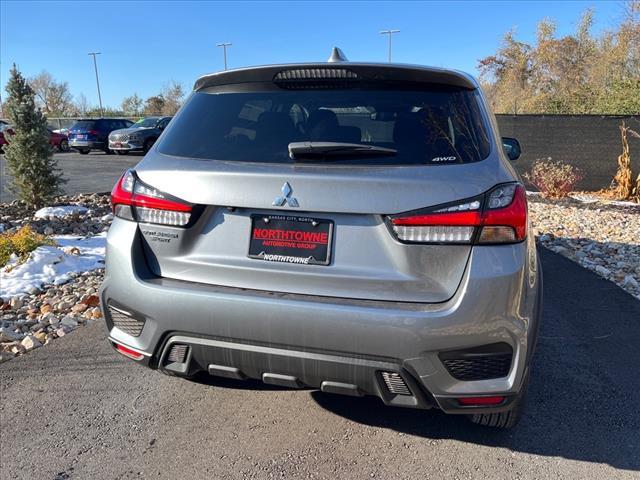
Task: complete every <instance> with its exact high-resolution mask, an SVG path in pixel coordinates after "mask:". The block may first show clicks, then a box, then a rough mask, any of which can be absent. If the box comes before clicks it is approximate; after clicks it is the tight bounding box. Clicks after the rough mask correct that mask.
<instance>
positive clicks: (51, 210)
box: [34, 205, 87, 218]
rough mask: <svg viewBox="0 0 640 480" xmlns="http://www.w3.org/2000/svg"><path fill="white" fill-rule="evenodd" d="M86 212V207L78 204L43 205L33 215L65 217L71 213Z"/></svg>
mask: <svg viewBox="0 0 640 480" xmlns="http://www.w3.org/2000/svg"><path fill="white" fill-rule="evenodd" d="M85 213H87V208H86V207H81V206H80V205H60V206H57V207H45V208H41V209H40V210H38V211H37V212H36V213H35V214H34V217H36V218H65V217H70V216H71V215H82V214H85Z"/></svg>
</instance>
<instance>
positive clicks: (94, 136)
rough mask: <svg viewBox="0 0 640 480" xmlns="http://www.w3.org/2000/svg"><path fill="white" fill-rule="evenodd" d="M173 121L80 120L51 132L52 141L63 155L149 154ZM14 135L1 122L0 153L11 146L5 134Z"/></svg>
mask: <svg viewBox="0 0 640 480" xmlns="http://www.w3.org/2000/svg"><path fill="white" fill-rule="evenodd" d="M171 118H172V117H161V116H157V117H156V116H154V117H146V118H142V119H140V120H138V121H137V122H135V123H134V122H132V121H131V120H128V119H124V118H97V119H96V118H86V119H80V120H77V121H76V122H75V123H74V124H73V126H72V127H71V128H69V129H64V131H55V130H53V131H52V130H48V132H49V142H50V143H51V146H52V147H55V148H57V149H58V150H60V151H61V152H68V151H69V150H71V149H73V150H76V151H78V152H80V153H81V154H83V155H86V154H88V153H89V152H90V151H91V150H102V151H104V152H105V153H106V154H107V155H111V154H112V153H113V152H116V153H117V154H119V155H126V154H128V153H129V152H134V151H138V152H143V153H147V152H148V151H149V149H150V148H151V147H152V146H153V144H154V143H155V141H156V140H157V139H158V137H159V136H160V134H161V133H162V131H163V130H164V129H165V128H166V127H167V125H168V124H169V122H170V121H171ZM13 133H14V132H13V130H12V129H11V127H10V126H9V125H8V124H7V123H6V122H4V121H3V122H2V123H0V151H1V150H2V146H3V145H6V144H7V143H8V140H7V138H6V137H5V134H9V135H13Z"/></svg>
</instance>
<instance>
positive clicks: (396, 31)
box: [380, 30, 400, 63]
mask: <svg viewBox="0 0 640 480" xmlns="http://www.w3.org/2000/svg"><path fill="white" fill-rule="evenodd" d="M394 33H400V30H382V31H381V32H380V35H389V63H391V36H392V35H393V34H394Z"/></svg>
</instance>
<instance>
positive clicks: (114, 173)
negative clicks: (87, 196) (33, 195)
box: [0, 151, 142, 202]
mask: <svg viewBox="0 0 640 480" xmlns="http://www.w3.org/2000/svg"><path fill="white" fill-rule="evenodd" d="M54 158H55V159H57V160H58V168H60V169H61V170H62V173H63V174H64V178H65V179H66V180H67V183H66V184H64V185H63V187H62V188H63V190H64V191H65V193H67V194H69V195H75V194H78V193H94V192H110V191H111V189H112V188H113V186H114V185H115V183H116V181H117V180H118V178H119V177H120V175H122V172H124V171H125V170H126V169H127V168H131V167H133V166H134V165H135V164H136V163H138V162H139V161H140V160H142V154H141V153H133V154H129V155H106V154H105V153H104V152H100V151H92V152H91V153H89V154H87V155H80V154H79V153H77V152H68V153H58V152H56V153H54ZM9 178H10V177H9V172H8V170H7V162H6V161H5V159H4V155H0V202H10V201H11V200H13V199H14V198H15V196H14V195H13V194H12V193H11V192H10V191H9V190H8V189H7V184H8V181H9Z"/></svg>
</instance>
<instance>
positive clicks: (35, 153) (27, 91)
mask: <svg viewBox="0 0 640 480" xmlns="http://www.w3.org/2000/svg"><path fill="white" fill-rule="evenodd" d="M6 91H7V94H8V98H7V101H6V103H5V107H6V111H7V113H8V117H9V121H10V122H11V125H12V128H13V130H14V132H15V134H14V135H10V136H9V138H10V139H9V145H7V146H6V147H5V149H4V150H5V160H6V162H7V167H8V169H9V173H10V175H11V179H10V181H9V189H10V190H11V191H12V192H14V193H15V194H16V196H17V197H18V198H19V199H21V200H24V201H25V202H27V203H28V204H29V205H31V206H32V207H35V208H39V207H42V206H44V205H45V204H46V203H47V202H48V201H50V200H52V199H53V197H54V196H56V195H58V194H60V193H62V191H61V186H62V184H63V183H64V181H65V180H64V179H63V178H62V174H61V173H60V170H59V169H58V168H57V165H58V161H57V160H55V159H54V156H53V152H52V150H51V146H50V145H49V133H48V132H47V118H46V117H45V116H44V114H43V113H42V111H41V110H40V109H38V108H36V103H35V93H34V91H33V89H32V88H31V87H30V86H29V84H28V82H27V80H26V79H25V78H24V77H23V76H22V74H21V73H20V72H19V71H18V69H17V67H16V65H15V64H14V65H13V67H12V68H11V72H10V78H9V82H8V84H7V87H6Z"/></svg>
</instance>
